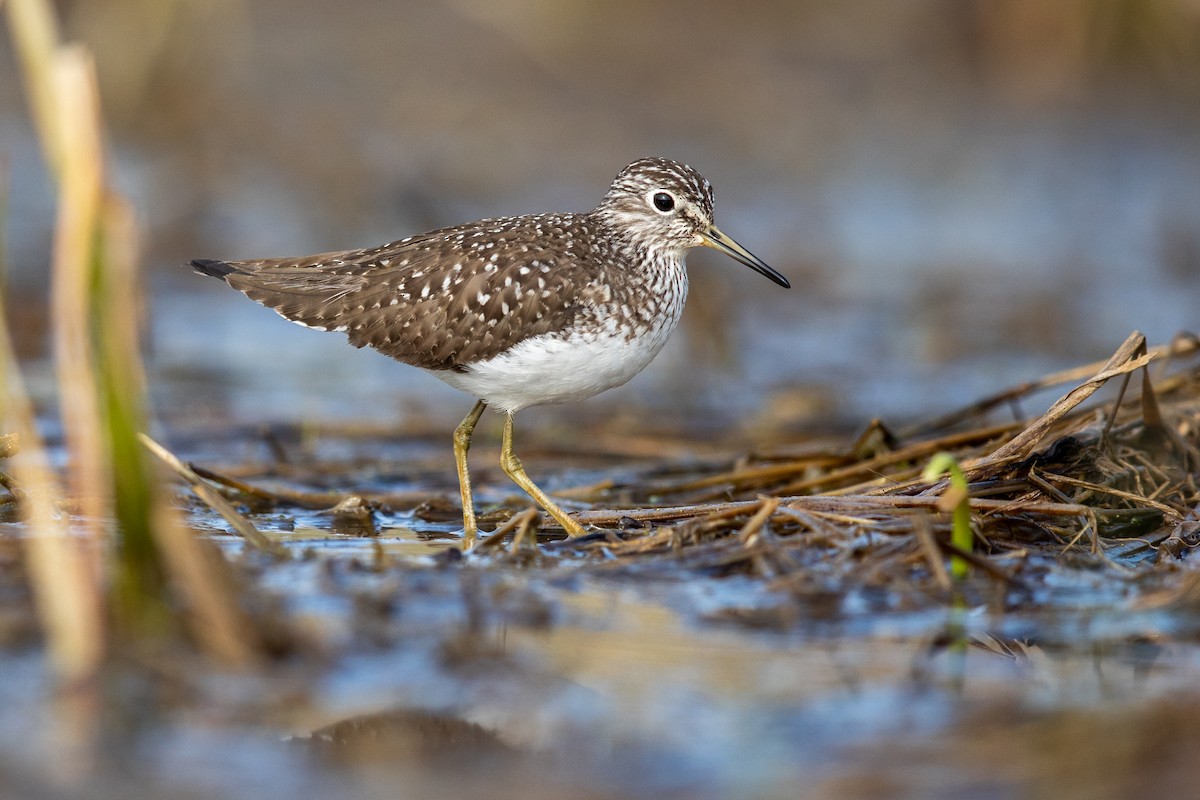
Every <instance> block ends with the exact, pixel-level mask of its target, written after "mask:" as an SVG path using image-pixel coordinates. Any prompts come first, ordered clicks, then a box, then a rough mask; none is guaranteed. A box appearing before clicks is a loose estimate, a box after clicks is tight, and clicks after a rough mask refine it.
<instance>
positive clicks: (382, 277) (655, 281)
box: [191, 158, 790, 543]
mask: <svg viewBox="0 0 1200 800" xmlns="http://www.w3.org/2000/svg"><path fill="white" fill-rule="evenodd" d="M700 245H704V246H707V247H711V248H713V249H715V250H719V251H721V252H722V253H725V254H726V255H728V256H730V257H732V258H733V259H735V260H737V261H739V262H741V263H742V264H745V265H746V266H748V267H750V268H751V269H753V270H755V271H756V272H758V273H760V274H762V275H765V276H766V277H768V278H770V279H771V280H772V281H774V282H775V283H777V284H779V285H780V286H783V287H785V288H787V287H788V286H790V284H789V283H788V281H787V279H786V278H784V277H783V276H782V275H780V274H779V273H778V272H776V271H775V270H773V269H771V267H769V266H767V265H766V264H765V263H764V262H763V261H762V260H761V259H759V258H758V257H757V256H755V255H754V254H752V253H751V252H750V251H748V250H746V249H745V248H744V247H742V246H741V245H739V244H738V243H737V242H735V241H734V240H733V239H731V238H729V237H728V236H726V235H725V234H724V233H722V232H721V231H720V230H719V229H718V228H717V226H716V225H714V224H713V191H712V185H711V184H710V183H709V182H708V181H707V180H706V179H705V178H704V177H703V176H702V175H700V173H698V172H696V170H694V169H692V168H691V167H689V166H687V165H686V164H681V163H678V162H675V161H670V160H668V159H665V158H642V159H639V160H637V161H634V162H633V163H632V164H630V165H629V166H627V167H625V169H623V170H621V172H620V173H619V174H618V175H617V177H616V178H615V179H614V180H613V182H612V186H610V187H609V189H608V193H607V194H605V195H604V199H603V200H601V201H600V204H599V205H598V206H596V208H595V209H593V210H592V211H589V212H587V213H582V214H536V215H529V216H521V217H500V218H496V219H485V220H481V221H479V222H470V223H467V224H465V225H458V226H455V227H452V228H442V229H440V230H435V231H430V232H429V233H422V234H419V235H417V236H410V237H408V238H407V239H401V240H399V241H396V242H390V243H388V244H385V245H381V246H379V247H373V248H370V249H367V250H347V251H343V252H337V253H323V254H320V255H314V256H305V257H303V258H270V259H259V260H254V261H211V260H207V259H198V260H195V261H192V262H191V266H192V267H193V268H194V269H195V270H196V271H197V272H200V273H202V274H204V275H211V276H212V277H215V278H220V279H221V280H223V281H225V282H226V283H228V284H229V285H230V286H232V287H233V288H235V289H237V290H238V291H240V292H242V293H243V294H245V295H246V296H247V297H249V298H250V299H252V300H255V301H257V302H259V303H261V304H263V305H264V306H267V307H269V308H272V309H274V310H275V311H276V312H278V313H279V315H280V316H282V317H284V318H285V319H288V320H291V321H292V322H296V323H299V324H301V325H304V326H307V327H310V328H316V329H318V330H324V331H335V332H338V333H344V334H346V336H347V337H348V338H349V340H350V343H351V344H353V345H354V346H355V347H373V348H375V349H376V350H378V351H379V352H381V353H383V354H384V355H388V356H391V357H392V358H394V359H396V360H398V361H403V362H404V363H406V364H411V365H413V366H415V367H420V368H421V369H424V370H426V371H427V372H429V373H431V374H433V375H436V376H437V377H439V378H441V379H442V380H444V381H445V382H446V383H448V384H450V385H451V386H453V387H455V388H456V389H460V390H462V391H464V392H466V393H467V394H470V395H473V396H474V397H476V398H477V399H478V402H476V403H475V406H474V407H473V408H472V409H471V412H470V413H469V414H467V416H466V418H464V419H463V421H462V423H461V424H459V426H458V428H457V429H455V431H454V458H455V463H456V466H457V469H458V481H459V488H460V490H461V493H462V508H463V531H464V538H465V539H466V541H467V542H468V543H469V542H471V541H472V540H473V539H474V537H475V534H476V530H477V528H476V522H475V510H474V503H473V501H472V496H471V479H470V475H469V473H468V471H467V451H468V449H469V448H470V446H471V433H472V431H473V430H474V429H475V424H476V423H477V422H478V421H479V418H480V416H481V415H482V414H483V411H484V409H485V408H486V407H487V406H489V405H492V406H495V407H496V408H498V409H500V410H501V411H503V412H504V414H505V419H504V434H503V440H502V444H501V455H500V465H501V467H502V468H503V470H504V472H505V473H506V474H507V475H508V476H509V477H510V478H511V479H512V480H513V481H514V482H515V483H516V484H517V485H518V486H520V487H521V488H522V489H524V490H525V491H526V492H527V493H528V494H529V495H530V496H531V497H532V498H533V499H534V500H535V501H536V502H537V503H538V505H540V506H541V507H542V508H543V509H545V510H546V511H547V512H548V513H549V514H550V516H552V517H553V518H554V519H555V521H557V522H558V524H559V525H561V526H562V527H563V529H564V530H565V531H566V532H567V534H568V535H570V536H578V535H580V534H582V533H584V530H583V528H582V526H580V524H579V523H578V522H577V521H576V520H574V519H572V518H571V517H570V516H569V515H568V514H567V513H566V512H565V511H563V510H562V508H560V507H559V506H558V505H557V504H556V503H555V502H554V501H553V500H551V499H550V498H549V497H548V496H547V495H546V493H545V492H543V491H542V490H541V489H540V488H538V486H537V485H536V484H535V483H534V482H533V481H532V480H530V478H529V476H528V475H526V474H525V469H524V467H523V466H522V464H521V461H520V459H518V458H517V456H516V455H515V454H514V452H513V415H514V414H515V413H516V412H518V411H520V410H521V409H523V408H528V407H530V406H535V405H541V404H544V403H563V402H569V401H573V400H583V399H584V398H587V397H591V396H592V395H594V394H598V393H600V392H603V391H604V390H606V389H611V388H613V387H615V386H620V385H622V384H623V383H625V382H626V381H628V380H629V379H630V378H632V377H633V376H634V375H636V374H638V373H639V372H641V371H642V369H643V368H645V366H646V365H647V364H649V363H650V361H651V360H652V359H653V358H654V356H656V355H657V354H658V352H659V351H660V350H661V349H662V347H663V345H664V344H666V342H667V337H668V336H670V334H671V331H672V330H674V329H675V325H676V324H677V323H678V322H679V317H680V314H681V313H682V312H683V303H684V299H685V298H686V296H687V288H688V280H687V271H686V270H685V267H684V258H685V256H686V255H687V251H688V250H689V249H690V248H692V247H697V246H700Z"/></svg>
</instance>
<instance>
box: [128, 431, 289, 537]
mask: <svg viewBox="0 0 1200 800" xmlns="http://www.w3.org/2000/svg"><path fill="white" fill-rule="evenodd" d="M138 438H139V439H140V440H141V442H142V444H144V445H145V446H146V448H147V449H148V450H150V452H151V453H153V454H154V455H155V456H156V457H157V458H158V459H159V460H160V461H162V462H163V463H164V464H166V465H167V466H168V467H170V468H171V469H172V470H174V471H175V473H176V474H177V475H179V477H181V478H183V479H184V480H185V481H187V482H188V484H189V485H190V486H191V487H192V491H193V492H195V493H196V496H197V497H199V498H200V499H201V500H203V501H204V502H205V503H206V504H207V505H208V507H209V508H211V509H212V510H213V511H215V512H217V513H218V514H220V515H221V517H222V518H223V519H224V520H225V521H226V522H228V523H229V525H230V526H231V527H232V528H233V529H234V530H235V531H236V532H237V533H238V535H240V536H241V537H242V538H243V539H245V540H246V541H247V542H249V543H250V544H251V545H252V546H254V547H255V548H256V549H258V550H261V551H262V552H264V553H270V554H271V555H274V556H279V557H286V556H287V554H288V551H287V548H285V547H283V546H282V545H280V544H278V543H277V542H275V541H273V540H272V539H271V538H270V537H269V536H267V535H266V534H264V533H263V532H262V531H260V530H259V529H258V528H256V527H255V526H254V523H253V522H251V521H250V520H248V519H246V517H245V516H244V515H242V514H239V513H238V510H237V509H236V508H234V507H233V504H232V503H230V502H229V501H228V500H226V499H225V498H224V497H223V496H222V495H221V493H220V492H218V491H217V490H216V489H214V488H213V487H212V486H210V485H209V484H208V483H207V482H205V480H204V479H203V478H201V477H200V476H199V475H197V474H196V473H195V472H193V471H192V469H191V468H190V467H188V465H187V464H185V463H183V461H181V460H180V459H179V458H178V457H177V456H176V455H175V454H174V453H172V452H171V451H170V450H168V449H167V448H165V447H163V446H162V445H161V444H159V443H158V442H156V441H154V440H153V439H151V438H150V437H149V436H147V435H146V434H144V433H143V434H140V435H139V437H138Z"/></svg>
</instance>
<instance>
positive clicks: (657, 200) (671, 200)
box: [648, 189, 679, 214]
mask: <svg viewBox="0 0 1200 800" xmlns="http://www.w3.org/2000/svg"><path fill="white" fill-rule="evenodd" d="M648 199H649V200H650V205H651V206H653V207H654V210H655V211H657V212H658V213H660V214H670V213H672V212H673V211H674V210H675V209H676V208H677V207H678V205H679V201H677V200H676V199H675V195H673V194H671V193H670V192H668V191H666V190H664V189H655V190H654V191H653V192H651V193H650V197H649V198H648Z"/></svg>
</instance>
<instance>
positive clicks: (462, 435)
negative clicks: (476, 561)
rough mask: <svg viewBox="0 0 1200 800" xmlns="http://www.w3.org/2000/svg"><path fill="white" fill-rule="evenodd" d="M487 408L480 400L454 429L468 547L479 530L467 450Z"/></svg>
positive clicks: (464, 531) (465, 542)
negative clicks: (476, 521)
mask: <svg viewBox="0 0 1200 800" xmlns="http://www.w3.org/2000/svg"><path fill="white" fill-rule="evenodd" d="M485 408H487V403H485V402H483V401H482V400H480V401H479V402H478V403H476V404H475V407H474V408H472V409H471V413H470V414H467V416H466V417H464V418H463V421H462V422H460V423H459V424H458V427H457V428H455V429H454V466H455V467H457V468H458V490H459V491H460V492H462V510H463V545H464V547H467V548H469V547H471V545H473V544H474V543H475V534H476V533H477V532H478V527H477V526H476V524H475V501H474V499H473V498H472V497H471V473H470V471H468V469H467V451H468V450H470V449H471V434H472V433H474V432H475V423H477V422H479V418H480V417H481V416H483V410H484V409H485Z"/></svg>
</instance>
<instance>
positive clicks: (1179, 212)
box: [0, 0, 1200, 429]
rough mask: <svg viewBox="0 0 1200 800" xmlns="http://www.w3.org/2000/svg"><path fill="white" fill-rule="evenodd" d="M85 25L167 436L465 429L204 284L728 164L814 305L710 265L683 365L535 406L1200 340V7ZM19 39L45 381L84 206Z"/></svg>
mask: <svg viewBox="0 0 1200 800" xmlns="http://www.w3.org/2000/svg"><path fill="white" fill-rule="evenodd" d="M58 5H59V7H60V10H61V12H62V14H63V19H64V20H65V25H66V33H67V35H68V36H69V37H73V38H77V39H80V40H83V41H85V42H87V43H88V44H89V45H90V46H91V47H92V48H93V49H94V51H95V53H96V55H97V59H98V63H99V72H100V78H101V82H102V86H103V92H104V109H105V114H106V121H107V123H108V125H109V131H110V135H111V141H110V142H109V148H110V151H111V154H112V157H113V162H114V164H115V170H116V175H115V182H116V183H117V185H118V186H119V187H120V188H121V189H122V190H124V191H125V192H127V193H128V194H129V195H130V196H131V197H132V198H133V199H134V202H135V204H136V206H137V210H138V216H139V220H140V223H141V226H142V233H143V246H144V261H145V266H146V269H145V281H146V285H147V287H148V289H149V291H148V303H147V307H146V313H147V314H148V321H149V332H148V347H149V350H150V365H151V372H152V374H151V382H152V385H153V386H154V387H155V392H156V394H157V396H158V405H159V409H160V412H162V413H164V414H165V415H167V416H168V417H171V416H176V417H179V418H183V417H187V418H189V419H206V418H213V419H217V418H221V419H223V418H226V417H228V416H230V415H232V416H233V417H234V418H236V419H241V420H246V421H258V420H273V421H289V420H304V419H308V420H311V419H352V420H373V421H379V422H396V423H403V421H404V420H405V419H406V418H407V417H409V416H412V415H423V416H424V417H428V416H430V415H432V416H434V417H437V418H438V419H439V420H440V419H441V418H442V417H445V419H446V420H448V421H450V422H453V421H456V420H457V419H459V418H460V417H461V416H462V414H463V413H464V412H465V410H466V409H467V408H468V407H469V401H468V399H467V398H465V397H462V396H460V395H458V394H457V393H455V392H454V391H453V390H450V389H448V388H447V387H444V386H443V385H442V384H441V383H440V382H439V381H437V380H436V379H434V378H431V377H429V376H426V375H424V374H423V373H421V372H420V371H418V370H414V369H410V368H406V367H403V366H401V365H398V364H395V363H393V362H390V361H388V360H387V359H385V358H383V357H381V356H378V355H376V354H374V353H371V352H359V351H354V350H353V349H352V348H350V347H348V346H347V345H346V343H345V341H344V339H342V338H341V337H339V336H336V335H332V334H323V333H317V332H313V331H307V330H304V329H302V328H300V327H298V326H293V325H289V324H287V323H285V322H284V321H282V320H280V319H279V318H278V317H276V316H275V315H274V314H272V313H270V312H268V311H266V310H264V309H262V308H260V307H258V306H256V305H254V304H253V303H251V302H249V301H247V300H246V299H245V298H243V297H241V296H240V295H238V294H236V293H234V292H232V291H230V290H228V289H227V288H226V287H224V286H222V285H221V284H219V283H217V282H216V281H212V280H206V279H202V278H200V277H198V276H195V275H193V274H191V272H190V271H189V270H187V269H186V268H184V267H182V266H181V265H182V264H184V263H185V262H186V261H187V260H189V259H191V258H197V257H208V258H251V257H259V256H283V255H301V254H305V253H310V252H319V251H327V250H336V249H343V248H351V247H365V246H371V245H376V244H380V243H383V242H386V241H390V240H393V239H397V238H400V237H403V236H405V235H408V234H411V233H415V232H419V231H422V230H426V229H429V228H433V227H437V226H442V225H448V224H454V223H458V222H464V221H468V220H472V219H477V218H480V217H486V216H500V215H509V214H520V213H528V212H539V211H546V210H586V209H588V208H591V207H592V206H593V205H594V204H595V203H596V202H597V201H598V200H599V199H600V197H601V196H602V195H603V193H604V191H605V189H606V188H607V186H608V183H609V181H610V180H611V179H612V177H613V175H615V174H616V172H617V171H618V170H619V169H620V168H621V167H622V166H624V165H625V164H626V163H627V162H629V161H631V160H633V159H634V158H637V157H639V156H643V155H664V156H668V157H671V158H675V159H679V160H683V161H687V162H689V163H691V164H692V165H693V166H695V167H696V168H698V169H699V170H700V171H701V172H703V173H704V174H705V175H706V176H707V177H708V178H709V179H710V180H711V181H712V182H713V184H714V185H715V187H716V198H717V220H718V223H719V224H720V225H721V227H722V229H724V230H725V231H726V232H727V233H729V234H731V235H732V236H734V237H735V238H736V239H738V240H739V241H740V242H741V243H742V244H744V245H745V246H747V247H748V248H749V249H751V250H752V251H754V252H755V253H756V254H758V255H759V256H761V257H762V258H763V259H764V260H766V261H767V262H768V263H770V264H772V265H773V266H774V267H775V268H777V269H778V270H780V271H781V272H783V273H784V274H786V275H787V276H788V277H789V278H790V279H791V280H792V283H793V287H794V288H793V289H792V290H790V291H785V290H781V289H779V288H778V287H775V286H774V285H773V284H771V283H769V282H767V281H765V280H763V279H762V278H761V277H759V276H757V275H755V274H754V273H752V272H750V271H748V270H745V269H743V268H741V267H739V266H738V265H736V264H735V263H733V262H732V261H729V260H728V259H725V258H723V257H722V256H720V255H718V254H716V253H710V252H694V254H693V255H692V257H691V258H690V259H689V263H690V265H691V275H692V280H693V289H692V295H691V297H690V299H689V307H688V311H687V313H686V315H685V321H684V328H683V329H682V330H681V332H680V333H679V334H677V335H676V337H675V339H674V340H673V341H672V343H671V344H670V345H669V347H668V349H667V350H666V351H665V352H664V353H663V355H662V356H660V358H659V360H658V361H657V362H656V363H655V364H654V365H652V366H651V367H650V368H649V369H648V370H647V371H646V372H645V373H643V375H641V376H639V377H638V378H636V379H634V381H633V382H632V383H631V384H630V385H629V386H626V387H624V388H622V389H618V390H615V391H614V392H610V393H609V394H608V395H606V396H604V397H603V398H600V399H596V400H592V401H589V402H588V403H585V404H582V405H581V406H579V407H577V408H570V409H565V410H560V411H557V412H553V411H542V412H535V413H537V414H553V413H558V414H571V415H580V414H582V415H585V416H586V415H593V416H595V417H604V416H606V415H614V414H619V413H627V414H631V415H632V416H638V415H650V412H654V411H661V410H664V409H667V410H675V411H676V412H678V410H679V409H682V410H684V411H686V412H687V415H688V416H691V417H694V418H704V419H708V420H713V421H716V422H717V423H719V424H727V425H731V426H743V427H746V428H748V429H749V428H753V426H754V425H756V424H762V423H763V421H764V420H768V419H769V420H771V421H772V422H773V423H776V424H783V425H789V426H796V427H801V428H805V427H817V426H829V425H838V424H847V425H858V424H861V423H862V422H864V421H865V420H866V419H868V418H870V417H873V416H883V417H885V418H888V419H893V420H900V419H909V418H912V417H914V416H918V415H926V414H932V413H937V412H939V411H945V410H948V409H950V408H952V407H954V406H957V405H960V404H962V403H966V402H969V401H971V400H973V399H975V398H977V397H978V396H980V395H983V394H988V393H991V392H993V391H997V390H999V389H1001V388H1003V387H1005V386H1006V385H1008V384H1010V383H1013V382H1016V381H1019V380H1024V379H1029V378H1034V377H1037V376H1039V375H1041V374H1043V373H1045V372H1048V371H1051V370H1053V369H1058V368H1061V367H1065V366H1070V365H1074V364H1076V363H1080V362H1083V361H1090V360H1095V359H1103V358H1105V357H1107V356H1108V355H1109V354H1110V353H1111V351H1112V350H1113V349H1114V348H1115V347H1116V346H1117V345H1118V344H1119V343H1120V342H1121V341H1122V339H1123V338H1124V337H1125V336H1126V334H1128V333H1129V331H1131V330H1132V329H1134V328H1139V329H1141V330H1143V331H1145V332H1146V333H1147V335H1148V336H1149V338H1150V339H1151V341H1162V340H1166V339H1168V338H1170V337H1171V336H1172V335H1174V334H1175V333H1176V332H1177V331H1179V330H1181V329H1189V328H1195V327H1196V318H1197V311H1196V301H1197V292H1196V284H1197V276H1198V273H1200V125H1198V124H1197V123H1198V122H1200V1H1198V0H1054V2H1045V0H1007V1H1006V2H983V1H982V0H981V1H979V2H971V1H969V0H843V2H838V3H829V2H824V0H807V1H806V0H786V1H785V0H778V1H776V0H746V1H745V2H742V3H739V4H736V6H735V5H734V4H723V5H713V6H711V7H705V8H701V7H700V6H699V5H698V4H696V3H690V2H684V1H683V0H668V1H666V2H657V3H643V2H635V1H634V0H605V2H600V1H599V0H576V1H575V2H558V1H557V0H556V1H555V2H551V1H550V0H499V1H496V0H488V1H487V2H484V0H442V2H428V3H415V2H413V3H409V2H389V1H386V0H347V1H346V2H342V3H327V2H318V1H317V0H76V1H74V2H70V1H67V0H64V2H61V3H59V4H58ZM8 47H9V42H8V40H7V38H6V37H3V38H0V48H3V49H0V153H2V155H0V157H2V158H3V159H4V161H5V162H6V164H5V171H6V172H7V179H8V229H7V233H6V237H5V238H6V240H7V260H8V272H9V275H8V282H9V289H10V303H11V305H12V309H11V313H12V315H13V316H12V318H13V320H14V324H15V325H16V326H17V327H18V331H17V333H18V335H19V339H20V341H19V345H20V348H21V352H22V354H23V355H24V357H26V358H27V359H29V360H30V362H31V363H33V364H34V365H35V366H36V364H37V363H38V362H39V360H42V359H44V358H45V356H46V353H47V351H48V346H47V343H46V341H45V339H44V331H45V316H46V312H45V283H46V277H47V269H48V267H47V265H48V259H49V252H50V238H51V229H52V221H53V214H52V211H53V209H52V199H51V198H52V195H51V191H50V183H49V180H48V177H47V175H46V170H45V167H44V164H43V163H42V161H41V157H40V155H39V152H38V150H37V146H36V144H35V141H34V138H33V134H32V131H31V129H30V125H29V122H28V117H27V114H26V112H25V108H24V99H23V97H22V96H21V91H20V84H19V82H18V80H17V79H16V76H15V72H14V65H13V58H12V53H11V52H10V51H9V50H8V49H7V48H8ZM134 295H135V293H134V292H131V297H132V296H134ZM456 398H458V399H456Z"/></svg>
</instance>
